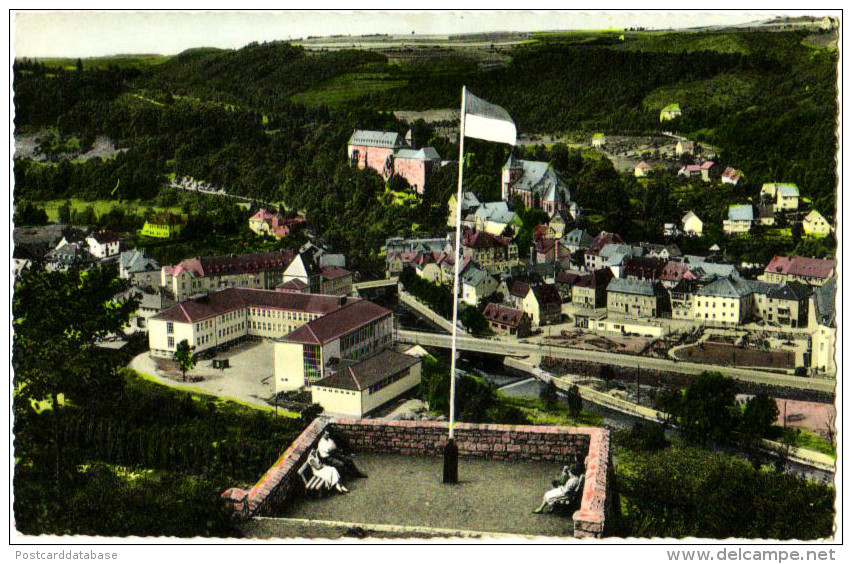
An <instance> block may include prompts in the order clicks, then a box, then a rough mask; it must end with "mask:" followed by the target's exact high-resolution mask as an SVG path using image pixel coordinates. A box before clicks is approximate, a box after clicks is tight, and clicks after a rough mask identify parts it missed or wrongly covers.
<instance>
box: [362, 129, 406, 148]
mask: <svg viewBox="0 0 852 564" xmlns="http://www.w3.org/2000/svg"><path fill="white" fill-rule="evenodd" d="M349 144H350V145H365V146H367V147H382V148H385V149H394V148H396V147H399V146H401V145H402V144H403V140H402V136H400V134H399V133H397V132H395V131H369V130H366V129H357V130H355V132H354V133H353V134H352V137H350V138H349Z"/></svg>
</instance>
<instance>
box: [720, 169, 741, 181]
mask: <svg viewBox="0 0 852 564" xmlns="http://www.w3.org/2000/svg"><path fill="white" fill-rule="evenodd" d="M742 175H743V173H742V172H741V171H739V170H737V169H735V168H734V167H732V166H729V167H728V168H726V169H725V172H723V173H722V178H727V179H728V180H734V181H737V180H739V179H740V178H741V177H742Z"/></svg>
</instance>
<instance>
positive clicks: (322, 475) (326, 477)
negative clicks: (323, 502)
mask: <svg viewBox="0 0 852 564" xmlns="http://www.w3.org/2000/svg"><path fill="white" fill-rule="evenodd" d="M308 464H309V465H310V467H311V469H312V470H313V472H314V476H316V477H317V478H318V479H320V480H321V481H322V487H323V488H325V489H327V490H330V489H332V488H333V489H335V490H337V491H339V492H340V493H349V490H348V489H346V487H345V486H344V485H343V484H341V483H340V472H338V471H337V468H335V467H334V466H326V465H324V464H323V463H322V462H320V459H319V456H317V451H316V450H312V451H311V453H310V454H309V455H308Z"/></svg>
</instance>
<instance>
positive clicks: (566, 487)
mask: <svg viewBox="0 0 852 564" xmlns="http://www.w3.org/2000/svg"><path fill="white" fill-rule="evenodd" d="M566 470H567V471H568V479H567V480H565V484H563V485H561V486H557V487H555V488H553V489H552V490H547V491H546V492H544V497H543V499H542V501H541V505H540V506H539V507H538V509H536V510H535V511H533V513H550V512H551V511H553V506H554V505H556V502H558V501H561V500H564V499H567V498H568V497H569V496H571V495H572V494H574V493H576V492H577V491H578V490H579V489H580V476H578V475H577V474H575V473H574V472H575V471H574V469H573V468H568V467H567V466H566V467H565V468H564V469H563V473H564V472H565V471H566Z"/></svg>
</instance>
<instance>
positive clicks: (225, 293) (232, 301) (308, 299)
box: [153, 288, 378, 323]
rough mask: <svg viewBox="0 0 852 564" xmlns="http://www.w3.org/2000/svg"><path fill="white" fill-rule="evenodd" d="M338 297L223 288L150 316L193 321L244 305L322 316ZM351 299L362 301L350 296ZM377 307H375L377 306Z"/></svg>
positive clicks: (336, 301)
mask: <svg viewBox="0 0 852 564" xmlns="http://www.w3.org/2000/svg"><path fill="white" fill-rule="evenodd" d="M340 301H341V299H340V298H339V297H338V296H326V295H320V294H297V293H291V292H278V291H275V290H259V289H255V288H226V289H224V290H220V291H219V292H212V293H210V294H208V295H206V296H203V297H200V298H194V299H191V300H186V301H183V302H180V303H179V304H177V305H175V306H172V307H170V308H169V309H167V310H165V311H162V312H160V313H158V314H157V315H155V316H154V317H153V319H162V320H165V321H176V322H178V323H195V322H196V321H200V320H202V319H207V318H210V317H215V316H217V315H221V314H223V313H227V312H230V311H234V310H237V309H240V308H245V307H261V308H269V309H281V310H287V311H301V312H307V313H315V314H321V315H325V314H327V313H329V312H331V311H334V310H336V309H339V308H340ZM349 301H350V302H355V301H361V300H359V299H357V298H350V299H349ZM377 307H378V306H377Z"/></svg>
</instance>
